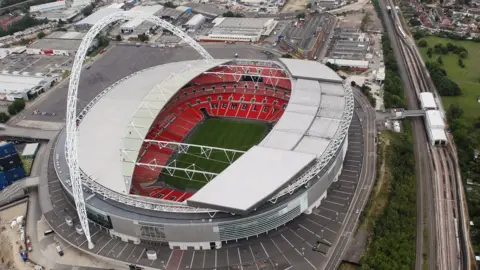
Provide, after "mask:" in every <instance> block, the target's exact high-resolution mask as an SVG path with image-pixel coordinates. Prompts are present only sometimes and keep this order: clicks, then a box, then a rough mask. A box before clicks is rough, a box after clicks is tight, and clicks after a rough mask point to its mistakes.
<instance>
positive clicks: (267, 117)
mask: <svg viewBox="0 0 480 270" xmlns="http://www.w3.org/2000/svg"><path fill="white" fill-rule="evenodd" d="M238 69H242V72H243V74H244V73H245V72H249V73H250V74H253V75H252V76H255V75H256V74H259V75H257V76H260V77H261V76H262V75H268V76H271V77H278V78H279V79H266V80H264V81H263V80H261V81H258V82H255V81H244V80H243V79H245V78H242V76H241V75H238V74H235V73H236V72H238ZM210 72H221V73H222V75H218V74H211V73H209V74H202V75H200V76H198V77H196V78H195V79H193V80H192V81H191V82H190V83H189V84H187V85H186V86H185V87H184V88H183V89H181V90H179V91H178V93H177V94H176V95H175V96H174V97H172V98H171V100H170V102H168V103H167V104H166V105H165V106H164V108H163V110H162V111H161V112H160V113H159V115H158V116H157V118H156V120H155V121H154V124H153V125H152V127H151V129H150V131H149V132H148V134H147V136H146V139H150V140H159V141H173V142H181V141H183V140H184V139H185V138H186V137H187V136H188V135H189V133H190V132H191V131H192V130H193V129H194V128H195V126H196V125H197V124H199V123H200V122H201V121H202V120H203V119H204V117H205V115H204V114H203V113H202V110H204V111H205V112H206V113H207V114H208V115H209V116H212V117H229V118H243V119H252V120H259V121H266V122H269V123H274V122H275V121H277V120H278V119H279V118H280V117H281V116H282V114H283V112H284V110H285V107H286V105H287V103H288V100H289V98H290V89H291V82H290V79H289V78H288V77H287V75H286V74H285V73H284V72H283V71H280V70H263V69H261V68H258V67H249V66H241V67H237V68H235V69H234V68H231V67H217V68H215V69H214V70H211V71H210ZM225 73H231V74H225ZM274 80H275V81H274ZM142 148H143V151H142V152H141V153H140V155H139V158H138V161H139V162H140V163H144V164H152V165H166V164H167V162H168V161H169V158H170V157H171V155H172V154H173V153H174V150H172V149H170V148H166V147H163V148H161V147H160V146H159V145H158V144H155V143H144V145H143V146H142ZM161 171H162V168H161V167H158V166H151V167H149V166H136V167H135V170H134V174H133V181H132V188H131V190H130V192H131V193H133V194H138V195H143V196H149V197H154V198H160V199H164V200H174V201H183V200H186V199H187V198H189V197H191V196H192V195H193V194H192V193H189V192H184V191H181V190H176V189H172V188H166V187H162V186H156V185H155V184H156V182H157V179H158V177H159V175H160V173H161Z"/></svg>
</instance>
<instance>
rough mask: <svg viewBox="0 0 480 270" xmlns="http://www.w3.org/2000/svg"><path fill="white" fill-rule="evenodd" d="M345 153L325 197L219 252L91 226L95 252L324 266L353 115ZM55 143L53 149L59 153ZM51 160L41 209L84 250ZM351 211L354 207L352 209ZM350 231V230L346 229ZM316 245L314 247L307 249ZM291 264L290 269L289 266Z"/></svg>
mask: <svg viewBox="0 0 480 270" xmlns="http://www.w3.org/2000/svg"><path fill="white" fill-rule="evenodd" d="M348 138H349V140H348V145H349V147H348V151H347V154H346V158H345V161H344V167H343V171H342V173H341V175H340V177H339V179H338V181H337V182H335V183H333V184H332V185H331V186H330V188H329V190H328V192H327V193H328V195H327V197H326V198H325V199H324V200H323V202H322V203H321V205H320V206H319V207H318V208H317V209H315V210H314V211H313V213H312V214H310V215H301V216H300V217H298V218H296V219H295V220H293V221H292V222H290V223H287V224H286V226H284V227H280V228H278V230H275V231H271V232H269V233H268V234H263V235H260V236H258V237H254V238H250V239H248V240H241V241H239V242H229V243H224V244H223V247H222V248H221V249H218V250H197V251H194V250H186V251H182V250H173V251H172V250H170V249H169V247H168V246H167V245H165V244H162V245H154V246H151V245H147V244H139V245H134V244H131V243H126V242H123V241H121V240H120V239H116V238H112V237H110V235H109V234H108V232H106V231H105V230H102V229H100V228H99V227H91V234H92V241H93V242H94V243H95V248H94V249H93V250H89V251H90V252H93V253H94V254H97V255H101V256H105V257H109V258H111V259H114V260H121V261H124V262H125V263H128V264H139V265H145V266H151V267H154V268H160V269H165V268H167V269H257V270H259V269H298V270H307V269H323V267H324V264H325V263H326V261H327V258H328V257H330V256H331V255H332V254H331V250H332V248H331V245H332V244H333V243H335V240H336V238H337V237H338V236H339V233H342V234H343V233H344V232H343V231H341V227H342V225H344V222H345V217H346V213H347V211H348V209H349V207H350V203H351V201H352V199H353V196H354V193H355V191H356V189H357V184H358V181H359V177H360V172H361V168H362V161H363V130H362V128H361V122H360V119H359V117H358V116H357V115H354V118H353V120H352V123H351V125H350V129H349V137H348ZM58 149H59V148H58V147H57V151H58ZM53 166H54V165H53V164H52V163H50V168H49V177H48V179H49V192H50V200H51V201H52V203H53V207H54V211H51V212H49V213H46V214H45V216H46V218H47V219H48V220H49V222H50V224H51V225H52V226H53V229H54V230H55V231H56V232H57V233H59V234H61V235H62V237H64V238H66V239H68V241H69V242H70V243H72V244H74V245H78V246H80V248H81V249H84V250H88V247H87V242H86V240H85V238H84V236H82V235H78V234H77V233H76V231H75V229H74V228H73V227H69V226H68V225H66V223H65V222H64V220H65V219H64V217H65V216H66V215H68V216H71V217H74V220H75V221H74V222H75V223H78V219H77V218H76V213H75V207H74V206H73V205H72V204H71V202H70V201H69V200H68V199H66V195H65V193H64V192H65V191H64V190H63V189H62V187H61V183H60V182H59V181H58V180H57V178H56V174H55V171H54V169H53ZM353 213H355V215H357V216H358V215H359V214H360V213H359V211H357V210H356V209H353ZM345 233H352V232H345ZM313 246H315V247H317V249H316V250H314V249H313V248H312V247H313ZM147 249H153V250H155V251H156V252H157V257H158V258H157V259H156V260H153V261H150V260H148V259H147V256H146V254H145V250H147ZM289 267H291V268H289Z"/></svg>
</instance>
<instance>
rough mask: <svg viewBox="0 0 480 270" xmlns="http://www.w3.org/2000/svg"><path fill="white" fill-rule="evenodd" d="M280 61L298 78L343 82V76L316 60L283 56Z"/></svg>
mask: <svg viewBox="0 0 480 270" xmlns="http://www.w3.org/2000/svg"><path fill="white" fill-rule="evenodd" d="M280 62H282V63H283V64H284V65H285V66H286V67H287V69H288V71H290V73H291V74H292V76H293V77H296V78H303V79H312V80H323V81H332V82H342V78H340V77H339V76H338V75H337V73H335V71H333V70H331V69H330V68H329V67H327V66H325V65H322V64H320V63H318V62H315V61H306V60H297V59H288V58H281V59H280Z"/></svg>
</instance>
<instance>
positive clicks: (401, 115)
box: [387, 110, 426, 120]
mask: <svg viewBox="0 0 480 270" xmlns="http://www.w3.org/2000/svg"><path fill="white" fill-rule="evenodd" d="M425 115H426V113H425V111H424V110H406V111H401V112H393V113H392V115H391V116H387V118H388V119H391V120H400V119H405V118H412V117H425Z"/></svg>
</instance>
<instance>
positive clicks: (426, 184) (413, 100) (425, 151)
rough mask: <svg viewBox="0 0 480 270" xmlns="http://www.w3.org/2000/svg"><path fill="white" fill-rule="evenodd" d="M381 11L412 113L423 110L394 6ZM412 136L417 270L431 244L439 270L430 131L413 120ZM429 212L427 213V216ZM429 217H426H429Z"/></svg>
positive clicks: (432, 266) (431, 254)
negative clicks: (393, 13) (393, 16)
mask: <svg viewBox="0 0 480 270" xmlns="http://www.w3.org/2000/svg"><path fill="white" fill-rule="evenodd" d="M378 3H379V5H380V9H381V10H382V12H383V18H384V25H385V28H386V30H387V33H388V36H389V38H390V40H391V46H392V49H393V53H394V55H395V58H396V59H397V63H398V68H399V71H400V77H401V78H402V81H403V82H404V87H405V90H406V95H407V104H408V108H409V109H410V110H415V109H419V106H418V100H417V94H416V91H415V84H416V83H415V82H414V81H413V80H411V78H410V77H409V73H408V70H409V67H408V66H407V59H405V56H404V55H403V53H402V49H401V41H400V40H399V38H398V36H397V35H396V31H395V25H394V23H393V21H392V20H390V15H389V14H387V12H386V9H387V7H386V6H387V5H391V6H393V3H391V2H385V1H378ZM412 136H413V147H414V155H415V161H416V162H415V164H416V166H415V179H416V182H417V184H416V185H417V194H416V197H417V225H416V226H417V238H416V262H415V268H416V269H422V265H423V252H424V249H425V248H424V245H425V244H428V265H429V269H432V270H433V269H436V268H435V266H436V262H435V258H436V255H435V254H436V250H437V246H436V239H435V237H434V235H433V234H434V233H435V232H436V224H435V212H434V211H435V207H434V205H433V190H432V186H433V178H432V172H431V163H430V157H429V148H428V145H429V141H428V140H427V137H426V130H425V127H424V125H423V121H422V120H421V119H413V120H412ZM424 211H426V213H424ZM425 214H426V215H425ZM425 216H426V220H427V224H426V226H427V230H426V232H427V233H428V243H424V242H423V241H424V239H425V237H424V235H423V234H424V219H425Z"/></svg>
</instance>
